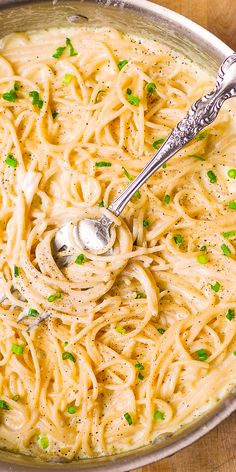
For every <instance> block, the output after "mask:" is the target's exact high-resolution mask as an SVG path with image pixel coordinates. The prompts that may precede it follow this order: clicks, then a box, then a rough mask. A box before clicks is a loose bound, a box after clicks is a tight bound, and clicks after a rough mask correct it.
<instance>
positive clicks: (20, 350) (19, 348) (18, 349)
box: [11, 344, 24, 356]
mask: <svg viewBox="0 0 236 472" xmlns="http://www.w3.org/2000/svg"><path fill="white" fill-rule="evenodd" d="M11 352H13V353H14V354H17V355H18V356H22V354H23V352H24V346H20V345H19V344H12V346H11Z"/></svg>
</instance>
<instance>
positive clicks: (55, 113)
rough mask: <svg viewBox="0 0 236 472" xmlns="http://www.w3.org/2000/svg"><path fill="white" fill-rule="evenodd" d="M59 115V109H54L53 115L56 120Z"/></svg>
mask: <svg viewBox="0 0 236 472" xmlns="http://www.w3.org/2000/svg"><path fill="white" fill-rule="evenodd" d="M57 115H59V113H58V111H53V112H52V117H53V119H54V120H55V118H56V117H57Z"/></svg>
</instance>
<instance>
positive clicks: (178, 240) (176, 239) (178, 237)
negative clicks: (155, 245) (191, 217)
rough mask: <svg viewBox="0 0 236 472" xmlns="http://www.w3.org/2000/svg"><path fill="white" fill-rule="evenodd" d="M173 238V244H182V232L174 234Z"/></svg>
mask: <svg viewBox="0 0 236 472" xmlns="http://www.w3.org/2000/svg"><path fill="white" fill-rule="evenodd" d="M173 239H174V242H175V244H177V245H178V246H181V244H183V239H184V238H183V236H182V234H176V235H175V236H174V238H173Z"/></svg>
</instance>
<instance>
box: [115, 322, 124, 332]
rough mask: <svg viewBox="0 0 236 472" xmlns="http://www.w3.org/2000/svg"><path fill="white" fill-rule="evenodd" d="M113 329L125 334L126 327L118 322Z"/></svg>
mask: <svg viewBox="0 0 236 472" xmlns="http://www.w3.org/2000/svg"><path fill="white" fill-rule="evenodd" d="M115 330H116V331H117V333H119V334H125V333H126V329H125V328H124V327H123V326H121V325H120V324H117V325H116V327H115Z"/></svg>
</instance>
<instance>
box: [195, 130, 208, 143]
mask: <svg viewBox="0 0 236 472" xmlns="http://www.w3.org/2000/svg"><path fill="white" fill-rule="evenodd" d="M207 136H208V131H207V130H206V129H205V130H204V131H202V133H198V134H197V135H196V140H197V141H203V139H206V137H207Z"/></svg>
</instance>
